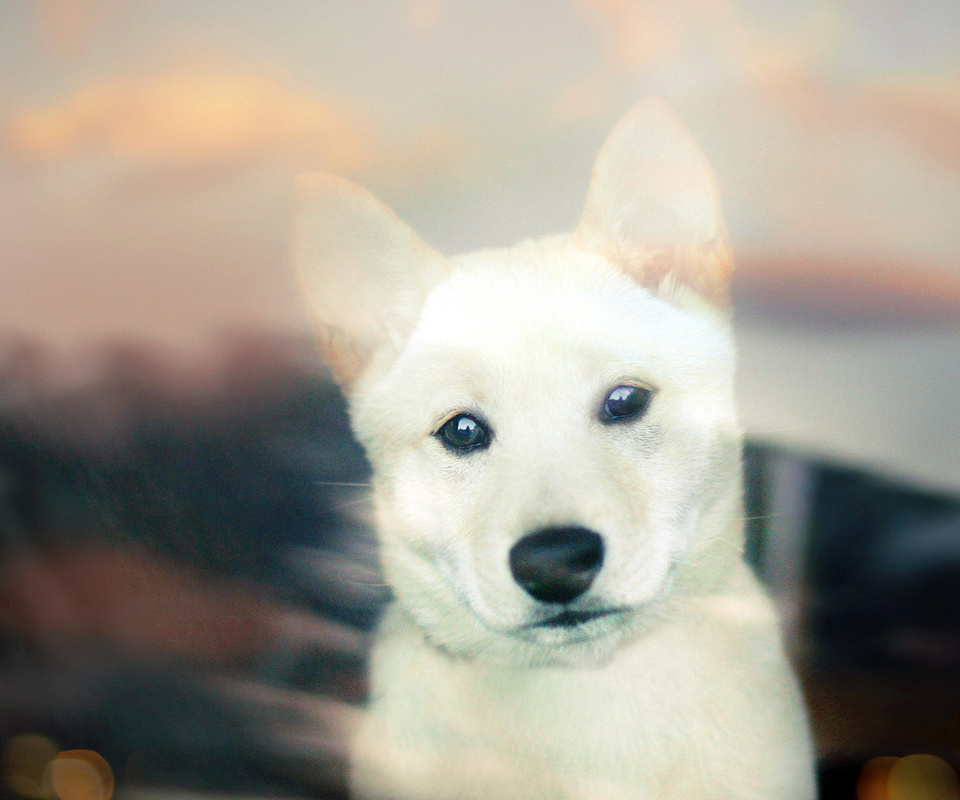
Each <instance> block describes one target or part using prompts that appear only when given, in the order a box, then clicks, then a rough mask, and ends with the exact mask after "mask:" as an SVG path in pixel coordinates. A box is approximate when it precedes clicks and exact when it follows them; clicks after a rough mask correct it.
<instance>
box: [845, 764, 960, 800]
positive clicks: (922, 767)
mask: <svg viewBox="0 0 960 800" xmlns="http://www.w3.org/2000/svg"><path fill="white" fill-rule="evenodd" d="M857 800H960V779H958V777H957V771H956V770H955V769H954V768H953V766H951V765H950V764H949V763H948V762H947V761H944V759H942V758H939V757H937V756H934V755H928V754H924V753H921V754H917V755H911V756H906V757H905V758H895V757H893V756H881V757H879V758H872V759H870V760H869V761H868V762H867V763H866V764H864V766H863V769H862V770H861V771H860V777H859V779H858V780H857Z"/></svg>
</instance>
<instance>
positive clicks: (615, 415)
mask: <svg viewBox="0 0 960 800" xmlns="http://www.w3.org/2000/svg"><path fill="white" fill-rule="evenodd" d="M652 397H653V392H651V391H650V390H649V389H644V388H643V387H642V386H617V387H616V388H615V389H613V390H612V391H611V392H610V394H608V395H607V399H606V400H604V401H603V408H602V409H600V419H601V420H602V421H603V422H614V421H616V420H621V419H630V418H632V417H639V416H640V415H641V414H643V412H644V411H646V410H647V407H648V406H649V405H650V398H652Z"/></svg>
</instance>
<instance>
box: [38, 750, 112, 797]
mask: <svg viewBox="0 0 960 800" xmlns="http://www.w3.org/2000/svg"><path fill="white" fill-rule="evenodd" d="M49 775H50V783H51V784H52V785H53V789H54V791H55V792H56V793H57V797H58V798H60V800H110V798H111V797H112V795H113V786H114V779H113V770H111V769H110V765H109V764H108V763H107V761H106V759H105V758H104V757H103V756H101V755H100V754H99V753H96V752H94V751H93V750H64V751H62V752H61V753H60V754H59V755H57V757H56V758H55V759H54V760H53V761H51V762H50V764H49Z"/></svg>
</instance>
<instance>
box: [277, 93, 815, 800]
mask: <svg viewBox="0 0 960 800" xmlns="http://www.w3.org/2000/svg"><path fill="white" fill-rule="evenodd" d="M343 209H347V211H343ZM357 209H361V210H360V211H359V212H358V211H357ZM331 210H333V211H331ZM331 216H332V217H333V218H334V219H335V222H334V223H329V222H328V221H327V220H328V219H330V218H331ZM344 219H347V220H348V222H349V221H352V222H355V223H357V224H358V231H359V232H358V233H354V234H349V235H347V236H345V234H344V229H345V225H344V223H343V220H344ZM719 219H720V218H719V210H718V206H717V203H716V191H715V188H714V185H713V178H712V175H711V174H710V172H709V168H708V167H707V166H706V164H705V161H704V160H703V157H702V156H701V155H700V153H699V151H698V150H696V148H695V146H694V145H693V144H692V140H690V138H689V136H688V134H686V133H685V131H683V129H682V127H681V126H680V125H679V122H677V120H676V119H675V118H674V117H673V116H672V114H671V113H670V112H669V110H668V109H666V108H665V106H664V105H663V104H662V103H660V102H658V101H646V102H645V103H642V104H640V105H639V106H638V107H637V109H635V110H634V111H633V112H632V113H631V115H629V116H628V117H627V118H626V120H625V121H624V123H621V125H620V126H619V127H618V128H617V130H616V131H615V132H614V134H613V135H612V136H611V139H610V140H609V141H608V143H607V144H606V145H605V148H604V150H603V151H602V152H601V155H600V157H599V159H598V164H597V167H596V168H595V171H594V178H593V181H592V183H591V189H590V196H589V198H588V203H587V209H586V211H585V213H584V219H583V222H582V223H581V225H580V227H579V228H578V229H577V230H576V231H575V232H574V233H573V234H569V235H564V236H557V237H553V238H548V239H544V240H542V241H539V242H532V243H524V244H521V245H518V246H517V247H514V248H512V249H506V250H491V251H483V252H479V253H475V254H472V255H469V256H465V257H461V258H458V259H454V260H452V261H450V262H449V263H447V262H444V261H443V260H442V259H441V258H440V257H439V256H437V255H436V254H435V253H434V252H433V251H431V250H430V249H429V248H427V247H426V245H423V243H422V242H420V241H419V240H416V239H415V238H413V237H412V234H411V233H410V232H409V230H408V229H407V228H406V227H405V226H403V223H401V222H400V221H399V220H397V219H396V218H395V217H393V216H392V215H391V214H390V212H388V211H387V210H386V209H385V208H383V207H382V206H379V204H377V203H376V201H374V200H373V199H372V198H370V197H369V195H366V194H365V193H364V192H363V191H362V190H360V189H358V188H357V187H353V186H350V185H348V184H345V183H343V182H341V181H337V180H334V179H329V178H326V177H322V176H321V177H318V176H313V177H310V178H307V179H305V181H304V183H303V187H302V190H301V200H300V211H299V215H298V220H297V227H296V229H295V236H294V248H295V249H294V258H295V261H296V263H297V266H298V268H299V270H300V272H301V275H302V276H303V284H304V287H305V291H306V292H307V293H308V299H309V300H310V302H311V304H312V306H313V307H314V309H315V310H316V312H317V321H318V325H319V330H320V333H321V340H322V341H323V342H324V343H325V347H326V350H327V353H328V356H329V357H330V358H331V362H332V363H333V364H334V367H335V370H336V372H337V375H338V377H339V378H340V380H341V382H342V383H343V384H344V385H345V388H346V391H347V396H348V400H349V405H350V413H351V418H352V423H353V426H354V430H355V431H356V434H357V436H358V438H359V439H360V441H361V442H362V444H363V445H364V447H365V449H366V452H367V454H368V456H369V458H370V461H371V463H372V465H373V467H374V499H375V504H376V514H377V531H378V536H379V539H380V545H381V556H382V563H383V568H384V571H385V573H386V576H387V579H388V581H389V583H390V585H391V587H392V588H393V591H394V594H395V598H396V599H395V602H394V603H393V604H392V605H391V606H390V608H389V610H388V612H387V615H386V618H385V619H384V621H383V623H382V625H381V628H380V631H379V633H378V638H377V642H376V645H375V649H374V654H373V659H372V665H371V686H372V689H371V702H370V707H369V710H368V712H367V714H366V717H365V720H364V722H363V724H362V726H361V730H360V732H359V734H358V736H357V738H356V741H355V746H354V750H353V752H354V767H353V785H354V790H355V793H356V794H357V795H358V796H360V797H362V798H371V799H372V798H380V799H382V800H385V799H386V798H395V799H397V800H399V799H400V798H404V799H405V800H431V799H433V798H436V800H452V799H453V798H464V799H465V800H466V799H470V800H473V799H474V798H476V799H477V800H479V799H480V798H499V799H502V798H517V799H518V800H549V799H550V798H576V799H577V800H603V799H604V798H617V799H618V800H619V799H620V798H622V799H623V800H627V799H628V798H630V799H639V798H698V799H703V798H756V799H757V800H760V799H761V798H762V799H763V800H776V799H777V798H796V799H797V800H801V799H802V798H810V797H812V796H813V793H814V790H813V779H812V768H811V763H812V758H811V748H810V740H809V734H808V731H807V727H806V721H805V715H804V711H803V708H802V704H801V701H800V698H799V694H798V691H797V688H796V684H795V681H794V679H793V677H792V674H791V672H790V670H789V668H788V666H787V664H786V660H785V658H784V655H783V652H782V646H781V644H780V639H779V634H778V630H777V625H776V619H775V615H774V614H773V611H772V609H771V607H770V605H769V603H768V601H767V599H766V598H765V596H764V595H763V593H762V591H761V589H760V588H759V587H758V585H757V583H756V581H755V580H754V579H753V577H752V576H751V575H750V573H749V570H748V569H747V568H746V567H745V566H744V564H743V562H742V559H741V549H742V543H743V518H742V509H741V489H740V434H739V430H738V426H737V420H736V413H735V409H734V402H733V373H734V350H733V343H732V336H731V331H730V328H729V324H728V322H727V320H726V315H725V313H724V311H723V309H722V308H720V307H719V306H718V305H717V300H716V297H712V298H711V297H710V294H711V291H712V290H713V289H716V287H717V286H719V285H721V284H722V282H723V281H725V277H726V273H725V272H724V271H723V270H724V269H725V268H726V267H725V262H724V260H723V257H724V251H723V243H722V225H721V223H720V222H719ZM665 220H666V221H667V222H664V221H665ZM370 241H373V242H374V243H375V244H374V245H370V244H369V242H370ZM384 242H386V243H387V245H384ZM331 253H332V254H334V255H335V257H331V256H330V254H331ZM710 270H713V271H714V272H715V274H714V273H711V272H710ZM405 272H406V273H409V277H406V278H404V275H405ZM345 285H349V286H358V285H363V286H364V288H363V289H362V290H357V289H354V290H352V291H351V292H350V293H349V295H348V296H343V297H335V298H332V300H331V298H329V297H327V296H326V295H324V297H323V298H321V297H319V296H318V295H322V294H323V293H324V292H325V291H328V290H329V291H336V290H337V289H341V288H342V287H343V286H345ZM325 287H326V288H325ZM378 289H382V292H378ZM374 295H375V296H376V300H375V302H371V300H370V298H371V297H373V296H374ZM325 308H329V309H332V310H331V311H324V310H323V309H325ZM352 315H353V316H355V317H356V319H357V320H359V322H357V323H356V324H355V325H353V324H352V323H351V318H352ZM621 384H636V385H642V386H645V387H648V388H650V389H653V390H655V394H654V397H653V401H652V403H651V405H650V407H649V409H648V411H647V412H646V413H645V414H644V415H643V416H642V417H640V418H639V419H637V420H632V421H630V422H626V423H618V424H613V425H611V424H604V423H603V422H601V421H600V419H599V416H598V412H599V409H600V408H601V406H602V404H603V401H604V398H605V397H606V395H607V393H608V392H609V391H610V390H611V389H612V388H613V387H616V386H618V385H621ZM457 413H470V414H474V415H476V416H478V417H482V418H483V419H484V420H485V421H486V422H487V423H489V426H490V428H491V430H492V431H493V438H492V441H491V443H490V445H489V447H487V448H486V449H482V450H478V451H476V452H471V453H467V454H458V453H454V452H451V451H450V450H449V449H448V448H446V447H444V446H443V445H442V444H441V443H440V442H439V441H438V439H437V437H436V436H435V435H434V434H435V433H436V431H437V430H438V428H439V427H440V426H441V425H442V424H443V422H444V421H445V420H447V419H449V418H450V417H451V416H453V415H455V414H457ZM551 525H555V526H560V525H578V526H584V527H587V528H590V529H592V530H594V531H597V532H598V533H600V534H601V536H602V537H603V541H604V545H605V554H604V561H603V567H602V569H601V570H600V572H599V574H598V575H597V577H596V579H595V580H594V582H593V583H592V585H591V586H590V588H589V590H588V591H587V592H586V593H585V594H584V595H583V596H582V597H580V598H577V599H576V600H575V601H574V602H573V603H572V604H571V607H574V608H576V609H577V610H593V609H618V612H617V613H612V614H608V615H607V616H603V617H600V618H597V619H593V620H590V621H588V622H585V623H582V624H580V625H578V626H574V627H544V626H538V625H537V623H538V622H541V621H543V620H544V619H545V618H546V617H547V616H549V615H550V614H554V613H556V609H555V608H553V609H552V610H551V609H550V608H548V606H549V605H550V604H544V603H540V602H538V601H536V600H534V599H533V598H532V597H531V596H530V595H528V594H527V593H526V592H525V591H524V590H523V589H522V588H521V587H520V585H519V584H518V583H517V582H516V581H515V580H514V578H513V576H512V575H511V571H510V567H509V557H508V554H509V551H510V548H511V547H512V546H513V545H514V543H516V542H517V541H518V540H519V539H520V538H521V537H523V536H524V535H525V534H527V533H529V532H531V531H534V530H537V529H540V528H544V527H547V526H551Z"/></svg>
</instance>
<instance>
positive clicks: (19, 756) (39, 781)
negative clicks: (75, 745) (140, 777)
mask: <svg viewBox="0 0 960 800" xmlns="http://www.w3.org/2000/svg"><path fill="white" fill-rule="evenodd" d="M2 753H3V755H2V759H0V770H2V775H3V781H4V783H5V784H6V786H7V787H8V788H9V789H10V790H11V791H12V792H13V794H14V796H16V797H22V798H28V799H29V800H110V798H111V797H112V796H113V788H114V777H113V770H112V769H110V765H109V764H108V763H107V761H106V759H105V758H104V757H103V756H101V755H100V754H99V753H97V752H94V751H93V750H60V748H59V746H58V745H57V743H56V742H55V741H54V740H53V739H51V738H50V737H48V736H43V735H41V734H37V733H21V734H16V735H14V736H11V737H10V738H9V739H7V741H6V742H5V743H4V746H3V751H2Z"/></svg>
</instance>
